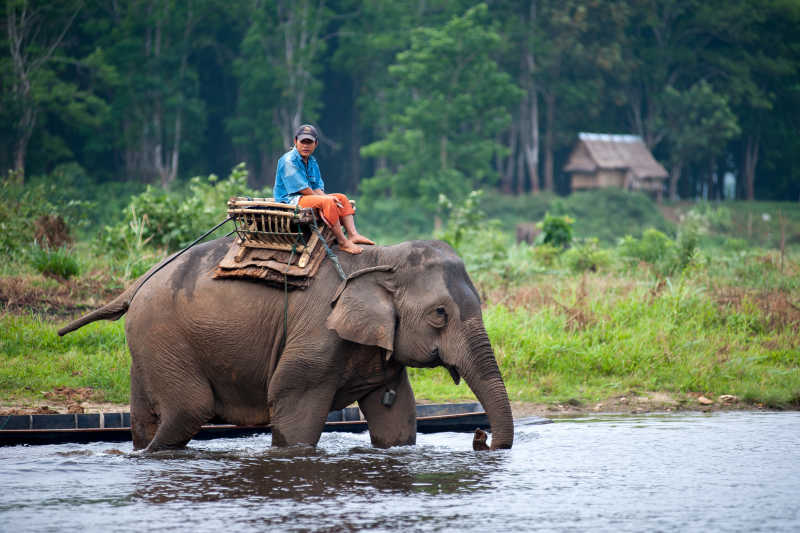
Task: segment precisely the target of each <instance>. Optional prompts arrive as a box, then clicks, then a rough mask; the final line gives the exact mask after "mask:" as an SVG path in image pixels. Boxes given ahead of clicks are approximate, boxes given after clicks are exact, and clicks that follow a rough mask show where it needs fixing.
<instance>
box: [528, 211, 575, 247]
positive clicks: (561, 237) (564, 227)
mask: <svg viewBox="0 0 800 533" xmlns="http://www.w3.org/2000/svg"><path fill="white" fill-rule="evenodd" d="M574 222H575V221H574V220H573V219H571V218H570V217H568V216H566V215H563V216H553V215H551V214H550V213H547V214H546V215H545V216H544V220H542V221H541V222H539V224H537V226H538V227H540V228H541V229H542V233H541V234H540V235H539V237H538V239H539V240H540V242H542V243H544V244H549V245H551V246H554V247H555V248H561V249H564V248H566V247H567V246H569V244H570V243H571V242H572V224H573V223H574Z"/></svg>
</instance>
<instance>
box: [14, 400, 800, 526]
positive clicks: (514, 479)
mask: <svg viewBox="0 0 800 533" xmlns="http://www.w3.org/2000/svg"><path fill="white" fill-rule="evenodd" d="M798 435H800V413H797V412H787V413H758V412H751V413H747V412H738V413H722V414H715V415H703V414H677V415H665V416H658V415H647V416H636V417H630V416H592V417H586V418H582V419H570V420H562V421H558V423H556V424H550V425H546V426H538V425H526V424H525V422H524V421H518V422H517V424H516V426H515V435H514V448H513V449H511V450H500V451H494V452H473V451H472V449H471V439H469V438H465V436H464V434H452V433H444V434H434V435H420V436H419V437H418V444H417V445H416V446H409V447H403V448H394V449H391V450H377V449H374V448H371V447H370V446H369V436H368V435H367V434H358V435H352V434H325V435H323V438H322V440H321V441H320V445H319V446H318V447H317V448H301V447H298V448H288V449H280V450H274V449H272V448H270V442H271V441H270V438H269V436H266V435H259V436H254V437H249V438H243V439H218V440H214V441H202V442H193V443H191V445H190V447H189V448H188V449H187V450H184V451H180V452H169V453H166V452H165V453H158V454H153V455H145V454H141V453H135V452H132V450H131V446H130V445H129V444H128V445H117V444H115V445H109V444H102V443H98V444H93V445H77V444H76V445H60V446H31V447H21V446H18V447H10V448H0V530H2V531H5V530H8V531H26V532H27V531H33V532H40V531H64V530H68V531H92V532H95V531H96V532H105V531H137V532H140V531H143V530H144V531H150V530H157V531H161V530H178V531H186V530H192V531H201V532H204V531H211V532H213V533H220V531H224V532H225V533H233V532H238V531H254V530H255V531H265V530H280V531H387V532H392V533H396V532H397V531H403V530H409V531H420V530H422V531H481V532H486V531H513V530H521V531H529V530H532V529H539V530H545V531H586V530H590V531H614V532H617V531H650V530H658V531H675V532H678V531H681V532H682V531H687V530H692V531H699V530H704V531H706V530H707V531H723V530H727V531H754V530H763V531H798V530H800V510H799V508H798V506H797V505H796V499H797V494H798V493H799V492H800V460H798V456H800V453H799V451H800V450H799V448H800V445H799V443H798Z"/></svg>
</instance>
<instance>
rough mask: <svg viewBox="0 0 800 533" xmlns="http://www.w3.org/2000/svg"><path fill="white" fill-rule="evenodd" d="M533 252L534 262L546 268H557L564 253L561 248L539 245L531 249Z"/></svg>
mask: <svg viewBox="0 0 800 533" xmlns="http://www.w3.org/2000/svg"><path fill="white" fill-rule="evenodd" d="M531 251H532V254H531V255H532V259H533V261H535V262H536V263H538V264H539V265H542V266H543V267H546V268H552V267H554V266H556V264H557V263H558V258H559V256H560V255H561V252H562V250H561V248H556V247H555V246H553V245H551V244H539V245H538V246H534V247H533V248H531Z"/></svg>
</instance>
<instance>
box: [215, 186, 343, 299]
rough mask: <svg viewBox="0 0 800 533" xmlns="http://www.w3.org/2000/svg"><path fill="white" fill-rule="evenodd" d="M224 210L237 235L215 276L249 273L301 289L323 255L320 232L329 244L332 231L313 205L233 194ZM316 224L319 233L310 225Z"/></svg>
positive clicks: (222, 276)
mask: <svg viewBox="0 0 800 533" xmlns="http://www.w3.org/2000/svg"><path fill="white" fill-rule="evenodd" d="M228 215H229V216H230V217H231V219H232V220H233V223H234V225H235V230H234V232H235V233H236V239H235V240H234V242H233V243H232V244H231V247H230V249H229V250H228V253H227V254H226V255H225V257H224V258H223V259H222V261H220V263H219V265H218V266H217V269H216V270H215V272H214V277H215V278H239V279H241V278H249V279H258V280H263V281H266V282H268V283H270V284H273V285H279V286H281V287H283V286H284V281H285V282H286V284H287V285H288V287H289V288H300V289H304V288H306V287H308V285H309V284H310V283H311V279H312V278H313V277H314V275H315V274H316V272H317V270H318V269H319V265H320V263H321V262H322V260H323V259H324V258H325V249H324V246H323V244H322V243H321V242H320V235H321V236H322V238H324V239H325V241H326V242H327V243H329V244H332V243H333V242H335V239H334V238H333V233H332V232H331V230H330V228H328V227H327V226H326V225H325V224H324V223H323V222H322V219H321V218H320V217H319V216H318V215H317V214H316V213H315V212H314V210H313V209H308V208H302V207H297V206H293V205H289V204H282V203H278V202H276V201H275V200H274V199H272V198H243V197H233V198H231V199H230V200H228ZM315 223H316V224H317V227H318V229H319V235H318V234H317V232H315V231H313V227H314V224H315Z"/></svg>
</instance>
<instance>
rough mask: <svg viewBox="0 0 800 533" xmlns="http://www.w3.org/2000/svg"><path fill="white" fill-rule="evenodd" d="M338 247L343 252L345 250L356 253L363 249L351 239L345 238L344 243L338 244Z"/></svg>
mask: <svg viewBox="0 0 800 533" xmlns="http://www.w3.org/2000/svg"><path fill="white" fill-rule="evenodd" d="M339 249H340V250H342V251H343V252H347V253H348V254H353V255H358V254H360V253H361V252H363V251H364V249H363V248H362V247H360V246H358V245H357V244H355V243H354V242H353V241H351V240H346V241H344V243H342V244H339Z"/></svg>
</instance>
